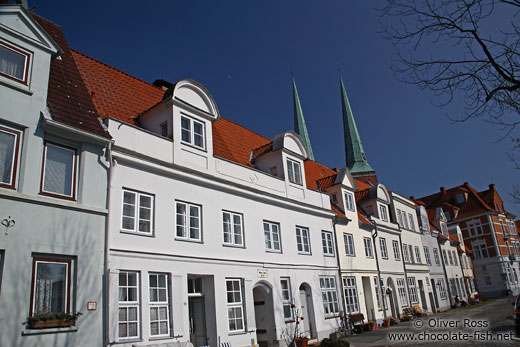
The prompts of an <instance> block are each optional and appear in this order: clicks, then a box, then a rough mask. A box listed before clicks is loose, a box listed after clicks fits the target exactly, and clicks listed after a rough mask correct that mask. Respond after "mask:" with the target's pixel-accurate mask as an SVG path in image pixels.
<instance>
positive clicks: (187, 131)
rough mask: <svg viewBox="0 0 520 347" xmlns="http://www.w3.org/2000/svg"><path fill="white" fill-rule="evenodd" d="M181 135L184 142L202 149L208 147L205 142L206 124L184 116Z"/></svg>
mask: <svg viewBox="0 0 520 347" xmlns="http://www.w3.org/2000/svg"><path fill="white" fill-rule="evenodd" d="M181 134H182V142H184V143H188V144H190V145H193V146H195V147H199V148H202V149H204V148H205V147H206V144H205V141H204V123H202V122H199V121H196V120H195V119H192V118H189V117H186V116H182V117H181Z"/></svg>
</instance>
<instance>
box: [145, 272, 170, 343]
mask: <svg viewBox="0 0 520 347" xmlns="http://www.w3.org/2000/svg"><path fill="white" fill-rule="evenodd" d="M152 276H155V277H156V282H157V283H156V286H155V287H153V286H152V281H151V278H152ZM159 278H164V283H165V285H164V287H163V286H160V280H159ZM148 288H149V292H150V297H149V309H150V336H153V337H163V336H164V337H167V336H171V329H170V326H171V320H170V275H169V274H167V273H160V272H149V273H148ZM152 291H156V292H157V295H156V297H157V300H153V299H152ZM160 291H165V298H166V300H160V297H159V292H160ZM161 309H163V310H164V309H165V310H166V320H164V319H161V317H160V310H161ZM152 310H157V319H156V320H152ZM164 322H166V326H167V331H166V333H163V334H161V333H160V332H161V323H164ZM153 323H157V324H158V325H159V327H158V330H159V334H153V333H152V324H153Z"/></svg>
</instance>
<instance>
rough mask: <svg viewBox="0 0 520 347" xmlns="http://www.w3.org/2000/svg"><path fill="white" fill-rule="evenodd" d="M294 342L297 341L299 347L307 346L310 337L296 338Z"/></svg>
mask: <svg viewBox="0 0 520 347" xmlns="http://www.w3.org/2000/svg"><path fill="white" fill-rule="evenodd" d="M294 342H295V343H296V346H297V347H307V346H308V344H309V339H308V338H305V337H304V338H299V339H296V340H294Z"/></svg>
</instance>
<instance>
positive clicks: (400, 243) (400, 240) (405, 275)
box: [398, 226, 417, 310]
mask: <svg viewBox="0 0 520 347" xmlns="http://www.w3.org/2000/svg"><path fill="white" fill-rule="evenodd" d="M398 228H399V247H400V248H401V260H402V261H403V271H404V282H405V284H406V292H407V293H408V304H409V306H410V310H411V309H412V296H411V295H410V286H409V285H408V274H407V273H406V264H405V262H404V252H403V242H402V239H401V232H402V231H401V226H399V227H398ZM413 256H414V255H413V254H408V257H413ZM415 290H417V288H415Z"/></svg>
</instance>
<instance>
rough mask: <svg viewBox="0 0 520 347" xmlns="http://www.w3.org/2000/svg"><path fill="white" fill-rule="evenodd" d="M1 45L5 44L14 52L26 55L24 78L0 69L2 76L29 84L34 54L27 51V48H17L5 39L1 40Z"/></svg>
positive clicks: (5, 46) (4, 45)
mask: <svg viewBox="0 0 520 347" xmlns="http://www.w3.org/2000/svg"><path fill="white" fill-rule="evenodd" d="M0 46H3V47H4V48H6V49H8V50H10V51H13V52H14V53H17V54H20V55H22V56H24V57H25V62H24V67H23V69H24V71H23V79H19V78H17V77H15V76H12V75H10V74H8V73H6V72H2V71H0V76H2V77H5V78H8V79H10V80H12V81H16V82H19V83H22V84H24V85H26V86H27V85H29V71H30V65H31V61H32V59H31V58H32V54H31V53H29V52H27V51H25V50H22V49H20V48H17V47H15V46H13V45H11V44H8V43H6V42H4V41H1V40H0Z"/></svg>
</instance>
